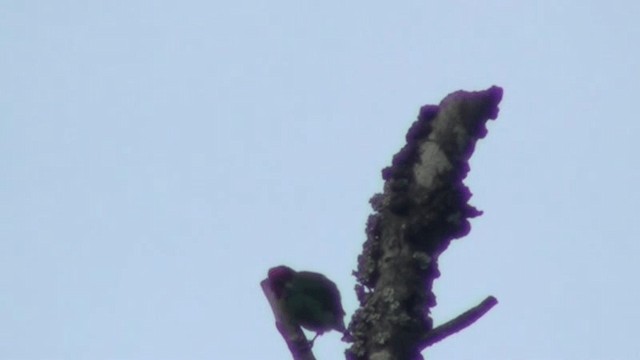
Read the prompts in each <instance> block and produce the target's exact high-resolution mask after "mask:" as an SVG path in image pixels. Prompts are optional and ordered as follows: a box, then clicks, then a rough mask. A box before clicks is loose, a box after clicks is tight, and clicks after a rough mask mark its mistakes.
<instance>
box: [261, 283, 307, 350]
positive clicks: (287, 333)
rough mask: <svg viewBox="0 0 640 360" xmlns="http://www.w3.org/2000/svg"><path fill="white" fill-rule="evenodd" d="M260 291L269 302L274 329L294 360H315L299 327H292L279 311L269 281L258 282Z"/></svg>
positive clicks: (285, 315) (286, 317) (284, 314)
mask: <svg viewBox="0 0 640 360" xmlns="http://www.w3.org/2000/svg"><path fill="white" fill-rule="evenodd" d="M260 286H261V287H262V291H263V292H264V295H265V296H266V297H267V300H268V301H269V305H270V306H271V310H272V311H273V316H274V317H275V318H276V328H277V329H278V332H280V335H282V338H283V339H284V341H285V342H286V343H287V347H288V348H289V351H291V355H293V359H294V360H316V358H315V356H314V355H313V352H312V351H311V344H310V342H309V341H308V340H307V337H306V336H305V335H304V332H303V331H302V329H301V328H300V326H296V325H293V324H292V322H291V321H290V320H289V317H288V316H287V314H286V313H284V312H282V311H280V306H278V299H277V297H276V295H275V294H274V293H273V291H272V290H271V286H269V279H264V280H262V281H261V282H260Z"/></svg>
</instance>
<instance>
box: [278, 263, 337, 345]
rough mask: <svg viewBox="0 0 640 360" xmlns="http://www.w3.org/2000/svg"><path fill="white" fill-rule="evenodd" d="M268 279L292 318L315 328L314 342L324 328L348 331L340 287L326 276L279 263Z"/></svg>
mask: <svg viewBox="0 0 640 360" xmlns="http://www.w3.org/2000/svg"><path fill="white" fill-rule="evenodd" d="M268 280H269V286H270V287H271V290H272V291H273V292H274V294H275V296H276V298H277V299H278V303H279V305H278V306H279V307H280V309H281V310H282V311H283V312H284V313H285V314H286V315H287V316H288V317H289V319H290V320H291V321H292V322H293V323H294V324H295V325H299V326H302V327H304V328H305V329H307V330H310V331H314V332H316V336H315V337H314V338H313V339H312V340H311V342H310V343H311V345H313V342H314V341H315V339H316V338H317V337H318V336H319V335H322V334H323V333H325V332H328V331H331V330H336V331H339V332H341V333H345V331H346V328H345V325H344V315H345V312H344V309H343V308H342V303H341V300H340V291H339V290H338V287H337V286H336V284H335V283H334V282H333V281H331V280H329V279H328V278H327V277H326V276H324V275H322V274H320V273H316V272H311V271H295V270H293V269H291V268H290V267H288V266H285V265H280V266H276V267H273V268H271V269H269V275H268Z"/></svg>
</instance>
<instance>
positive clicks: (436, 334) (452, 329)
mask: <svg viewBox="0 0 640 360" xmlns="http://www.w3.org/2000/svg"><path fill="white" fill-rule="evenodd" d="M497 303H498V299H496V298H495V297H493V296H489V297H487V298H486V299H484V300H483V301H482V302H481V303H480V304H478V305H476V306H475V307H473V308H471V309H469V310H467V311H465V312H464V313H462V314H460V315H458V317H456V318H454V319H453V320H450V321H448V322H446V323H444V324H442V325H440V326H438V327H436V328H435V329H433V330H431V331H429V332H428V333H427V335H426V336H425V337H424V340H423V341H424V343H423V345H422V346H423V348H426V347H429V346H431V345H433V344H435V343H437V342H438V341H441V340H444V339H445V338H446V337H448V336H450V335H453V334H455V333H457V332H458V331H460V330H462V329H464V328H466V327H468V326H469V325H471V324H473V323H474V322H476V321H477V320H478V319H480V318H481V317H482V316H483V315H484V314H486V313H487V312H488V311H489V310H491V308H492V307H494V306H495V305H496V304H497Z"/></svg>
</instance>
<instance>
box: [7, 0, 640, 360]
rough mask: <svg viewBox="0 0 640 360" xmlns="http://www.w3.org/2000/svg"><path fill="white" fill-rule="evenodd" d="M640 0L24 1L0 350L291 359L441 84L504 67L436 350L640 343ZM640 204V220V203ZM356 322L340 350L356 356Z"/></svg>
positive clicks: (11, 26) (444, 293)
mask: <svg viewBox="0 0 640 360" xmlns="http://www.w3.org/2000/svg"><path fill="white" fill-rule="evenodd" d="M638 19H640V2H637V1H630V0H628V1H624V0H623V1H607V2H605V1H593V0H581V1H577V0H575V1H573V0H554V1H550V0H549V1H547V0H542V1H512V0H487V1H477V0H473V1H472V0H451V1H425V0H422V1H416V0H407V1H401V2H393V3H392V2H387V1H376V0H374V1H360V0H355V1H346V2H345V1H308V0H296V1H286V0H285V1H258V0H251V1H249V0H247V1H242V0H239V1H199V0H184V1H180V2H178V1H165V0H156V1H143V0H126V1H122V0H116V1H70V0H59V1H38V0H34V1H22V0H0V49H1V52H0V154H1V155H0V174H2V176H1V178H0V199H1V200H0V359H33V360H39V359H92V360H102V359H105V360H106V359H132V360H136V359H287V358H290V355H289V353H288V350H287V348H286V346H285V344H284V342H283V341H282V339H281V337H280V335H279V334H278V332H277V331H276V329H275V326H274V319H273V315H272V313H271V310H270V308H269V305H268V303H267V301H266V299H265V297H264V295H263V294H262V291H261V289H260V286H259V283H260V281H261V280H262V279H263V278H264V277H265V276H266V273H267V270H268V269H269V268H270V267H272V266H276V265H280V264H287V265H289V266H291V267H293V268H295V269H297V270H312V271H318V272H322V273H324V274H325V275H327V276H328V277H330V278H331V279H333V280H334V281H335V282H336V283H337V284H338V286H339V288H340V289H341V291H342V298H343V304H344V307H345V309H346V312H347V317H348V318H349V317H350V316H351V314H352V313H353V312H354V310H355V309H356V308H357V302H356V298H355V293H354V291H353V286H354V284H355V279H354V277H353V276H351V271H352V270H353V269H355V267H356V258H357V255H358V253H359V252H360V250H361V247H362V243H363V242H364V240H365V234H364V225H365V221H366V218H367V216H368V215H369V214H370V213H371V208H370V206H369V204H368V199H369V198H370V197H371V196H372V195H373V194H374V193H376V192H379V191H381V190H382V185H383V182H382V179H381V177H380V170H381V169H382V168H384V167H385V166H387V165H389V164H390V161H391V158H392V156H393V154H395V153H396V152H397V151H398V150H399V149H400V148H401V147H402V146H403V145H404V135H405V133H406V131H407V130H408V128H409V126H410V124H411V123H412V122H413V121H414V120H415V119H416V116H417V114H418V111H419V109H420V107H421V106H422V105H425V104H437V103H439V102H440V100H441V99H442V98H444V97H445V96H446V95H447V94H449V93H451V92H453V91H456V90H459V89H464V90H470V91H471V90H482V89H486V88H488V87H490V86H492V85H497V86H501V87H502V88H503V89H504V97H503V100H502V102H501V104H500V115H499V117H498V119H497V120H496V121H491V122H490V124H489V126H488V128H489V134H488V136H487V137H486V138H485V139H483V140H481V141H480V142H479V143H478V146H477V147H476V152H475V154H474V156H473V158H472V160H471V172H470V174H469V176H468V178H467V179H466V180H465V183H466V184H467V185H468V186H469V187H470V189H471V191H472V193H473V194H474V195H473V197H472V199H471V204H472V205H474V206H476V207H478V208H479V209H481V210H483V211H484V215H483V216H481V217H479V218H476V219H473V220H472V230H471V233H470V234H469V235H468V236H467V237H465V238H462V239H459V240H455V241H454V242H453V243H452V245H451V247H450V248H449V249H448V250H447V251H446V252H445V253H444V254H443V255H442V257H441V259H440V269H441V272H442V276H441V277H440V278H439V279H438V280H437V281H436V284H435V291H436V295H437V296H438V306H437V307H436V308H434V309H433V317H434V321H435V323H436V324H439V323H442V322H444V321H447V320H449V319H451V318H453V317H455V316H457V315H458V314H459V313H461V312H463V311H465V310H467V309H468V308H470V307H472V306H475V305H476V304H477V303H479V302H480V301H481V300H482V299H484V298H485V297H486V296H488V295H494V296H495V297H497V298H498V300H499V301H500V303H499V304H498V305H497V306H496V307H494V308H493V309H492V310H491V311H490V312H489V313H488V314H486V315H485V316H484V317H483V318H482V319H480V320H479V321H478V322H477V323H475V324H474V325H473V326H471V327H470V328H468V329H466V330H464V331H463V332H461V333H459V334H456V335H454V336H452V337H450V338H448V339H446V340H445V341H443V342H441V343H438V344H436V345H434V346H433V347H431V348H429V349H427V351H425V352H424V355H425V356H426V357H427V358H428V359H434V360H437V359H458V360H466V359H469V360H472V359H497V360H507V359H509V360H511V359H516V360H518V359H522V360H537V359H545V360H556V359H559V360H578V359H580V360H585V359H587V360H589V359H606V360H611V359H638V358H640V345H639V343H638V341H637V333H638V331H637V328H636V326H637V324H638V323H639V322H640V308H639V307H638V305H637V304H638V303H639V302H640V285H638V284H640V282H638V281H637V274H638V273H640V264H639V262H638V254H640V244H639V243H638V241H639V240H640V229H639V227H638V225H637V223H636V221H637V218H636V216H637V215H638V210H637V209H638V204H639V202H640V191H638V188H637V184H638V183H640V160H639V159H638V156H637V152H638V150H637V148H636V143H637V138H636V135H637V134H638V133H639V132H640V122H639V121H638V118H637V110H636V108H637V102H638V101H637V96H638V94H639V93H640V85H639V84H640V71H639V67H638V66H639V64H640V51H639V50H638V49H639V48H638V44H640V26H638V24H637V22H638ZM634 224H635V225H634ZM346 347H347V345H346V344H344V343H342V342H340V336H339V334H337V333H330V334H326V335H324V336H322V337H321V338H320V339H318V340H317V341H316V345H315V348H314V350H315V353H316V356H317V357H318V358H319V359H329V358H333V359H338V358H342V352H343V350H344V349H345V348H346Z"/></svg>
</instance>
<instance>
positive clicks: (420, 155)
mask: <svg viewBox="0 0 640 360" xmlns="http://www.w3.org/2000/svg"><path fill="white" fill-rule="evenodd" d="M501 99H502V89H501V88H499V87H496V86H493V87H491V88H489V89H487V90H484V91H478V92H466V91H457V92H455V93H452V94H450V95H448V96H447V97H446V98H445V99H444V100H442V102H441V103H440V105H438V106H435V105H427V106H423V107H422V108H421V110H420V114H419V116H418V119H417V120H416V122H414V123H413V125H412V126H411V128H410V129H409V131H408V133H407V137H406V139H407V144H406V145H405V146H404V147H403V148H402V149H401V150H400V152H398V153H397V154H396V155H395V156H394V157H393V161H392V165H391V166H390V167H387V168H385V169H384V170H383V171H382V177H383V179H384V180H385V184H384V192H383V193H382V194H376V195H374V196H373V197H372V198H371V201H370V202H371V205H372V207H373V210H374V213H373V214H372V215H370V217H369V219H368V221H367V227H366V234H367V240H366V241H365V243H364V245H363V251H362V254H361V255H360V256H359V257H358V269H357V271H355V272H354V274H355V276H356V278H357V280H358V284H357V285H356V293H357V295H358V300H359V302H360V305H361V306H360V308H359V309H358V310H357V311H356V313H355V314H354V316H353V317H352V321H351V323H350V324H349V328H348V330H349V333H350V336H349V339H348V340H349V341H350V342H352V345H351V347H350V348H349V349H348V350H347V352H346V355H347V358H348V359H350V360H364V359H370V360H418V359H423V357H422V355H421V352H422V350H424V349H425V348H426V347H427V346H429V345H431V344H433V343H435V342H437V341H440V340H442V339H444V338H445V337H447V336H448V335H451V334H453V333H455V332H457V331H459V330H461V329H463V328H464V327H466V326H469V325H470V324H471V323H473V321H475V320H477V319H478V318H479V317H480V316H482V315H483V314H484V313H486V312H487V311H488V310H489V309H490V308H491V307H492V306H494V305H495V304H496V303H497V300H496V299H495V298H494V297H492V296H489V297H488V298H487V299H485V300H484V301H483V302H481V303H480V304H479V305H478V306H476V307H475V308H472V309H470V310H469V311H467V312H466V313H464V314H462V315H460V316H458V317H457V318H455V319H453V320H451V321H449V322H447V323H446V324H444V325H442V326H439V327H436V328H434V327H433V321H432V319H431V316H430V308H432V307H433V306H435V305H436V298H435V295H434V294H433V291H432V285H433V281H434V280H435V279H436V278H438V276H439V275H440V273H439V271H438V257H439V256H440V254H442V252H443V251H445V250H446V249H447V247H448V246H449V244H450V242H451V241H452V240H453V239H456V238H460V237H462V236H464V235H466V234H467V233H468V232H469V231H470V224H469V221H468V219H470V218H473V217H476V216H479V215H480V214H481V212H480V211H479V210H477V209H476V208H474V207H473V206H471V205H469V204H468V200H469V198H470V197H471V193H470V192H469V189H468V188H467V187H466V186H465V185H464V184H463V180H464V178H465V177H466V176H467V173H468V172H469V158H470V157H471V154H472V153H473V151H474V148H475V144H476V141H477V140H478V139H480V138H483V137H484V136H485V135H486V134H487V128H486V122H487V121H488V120H489V119H495V118H496V117H497V116H498V104H499V102H500V100H501Z"/></svg>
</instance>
